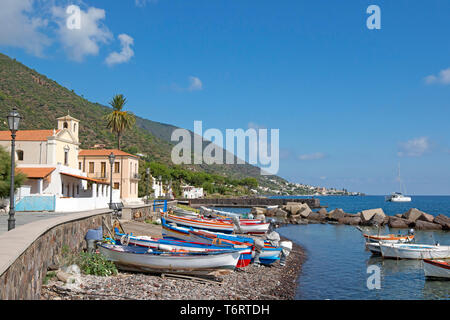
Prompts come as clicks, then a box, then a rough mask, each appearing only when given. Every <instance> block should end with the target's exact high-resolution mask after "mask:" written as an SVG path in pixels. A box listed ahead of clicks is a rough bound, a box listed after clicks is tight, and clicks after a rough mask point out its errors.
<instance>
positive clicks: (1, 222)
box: [0, 212, 73, 234]
mask: <svg viewBox="0 0 450 320" xmlns="http://www.w3.org/2000/svg"><path fill="white" fill-rule="evenodd" d="M69 214H73V212H16V214H15V218H16V228H17V227H19V226H22V225H24V224H27V223H30V222H34V221H38V220H44V219H51V218H55V217H60V216H65V215H69ZM8 219H9V214H4V213H2V214H0V234H3V233H5V232H7V231H8Z"/></svg>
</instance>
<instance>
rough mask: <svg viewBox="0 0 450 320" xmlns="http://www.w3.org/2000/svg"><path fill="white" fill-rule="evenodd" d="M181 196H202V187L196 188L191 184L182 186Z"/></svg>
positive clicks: (189, 197)
mask: <svg viewBox="0 0 450 320" xmlns="http://www.w3.org/2000/svg"><path fill="white" fill-rule="evenodd" d="M181 189H182V192H183V198H186V199H197V198H201V197H203V195H204V193H203V188H196V187H193V186H182V187H181Z"/></svg>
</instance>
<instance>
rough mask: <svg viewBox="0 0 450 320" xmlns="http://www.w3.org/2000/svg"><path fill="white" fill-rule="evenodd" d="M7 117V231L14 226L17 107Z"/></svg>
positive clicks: (18, 118) (18, 120)
mask: <svg viewBox="0 0 450 320" xmlns="http://www.w3.org/2000/svg"><path fill="white" fill-rule="evenodd" d="M6 118H7V119H8V126H9V130H10V131H11V186H10V191H9V218H8V231H9V230H12V229H14V228H15V227H16V219H15V218H14V215H15V213H16V210H15V207H14V191H15V188H14V174H15V167H16V164H15V162H16V132H17V131H18V130H19V124H20V119H22V117H21V116H20V114H19V113H18V112H17V108H16V107H13V109H12V111H11V112H10V113H9V114H8V116H7V117H6Z"/></svg>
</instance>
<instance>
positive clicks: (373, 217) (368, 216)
mask: <svg viewBox="0 0 450 320" xmlns="http://www.w3.org/2000/svg"><path fill="white" fill-rule="evenodd" d="M385 218H386V215H385V214H384V211H383V209H381V208H378V209H370V210H364V211H362V212H361V224H362V225H366V226H372V225H380V226H381V225H383V224H384V219H385Z"/></svg>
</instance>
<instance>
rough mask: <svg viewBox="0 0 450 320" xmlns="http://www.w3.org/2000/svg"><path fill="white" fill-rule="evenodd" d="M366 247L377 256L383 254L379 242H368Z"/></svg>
mask: <svg viewBox="0 0 450 320" xmlns="http://www.w3.org/2000/svg"><path fill="white" fill-rule="evenodd" d="M366 248H367V250H369V251H370V252H371V253H372V254H373V255H375V256H381V249H380V243H379V242H366Z"/></svg>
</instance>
